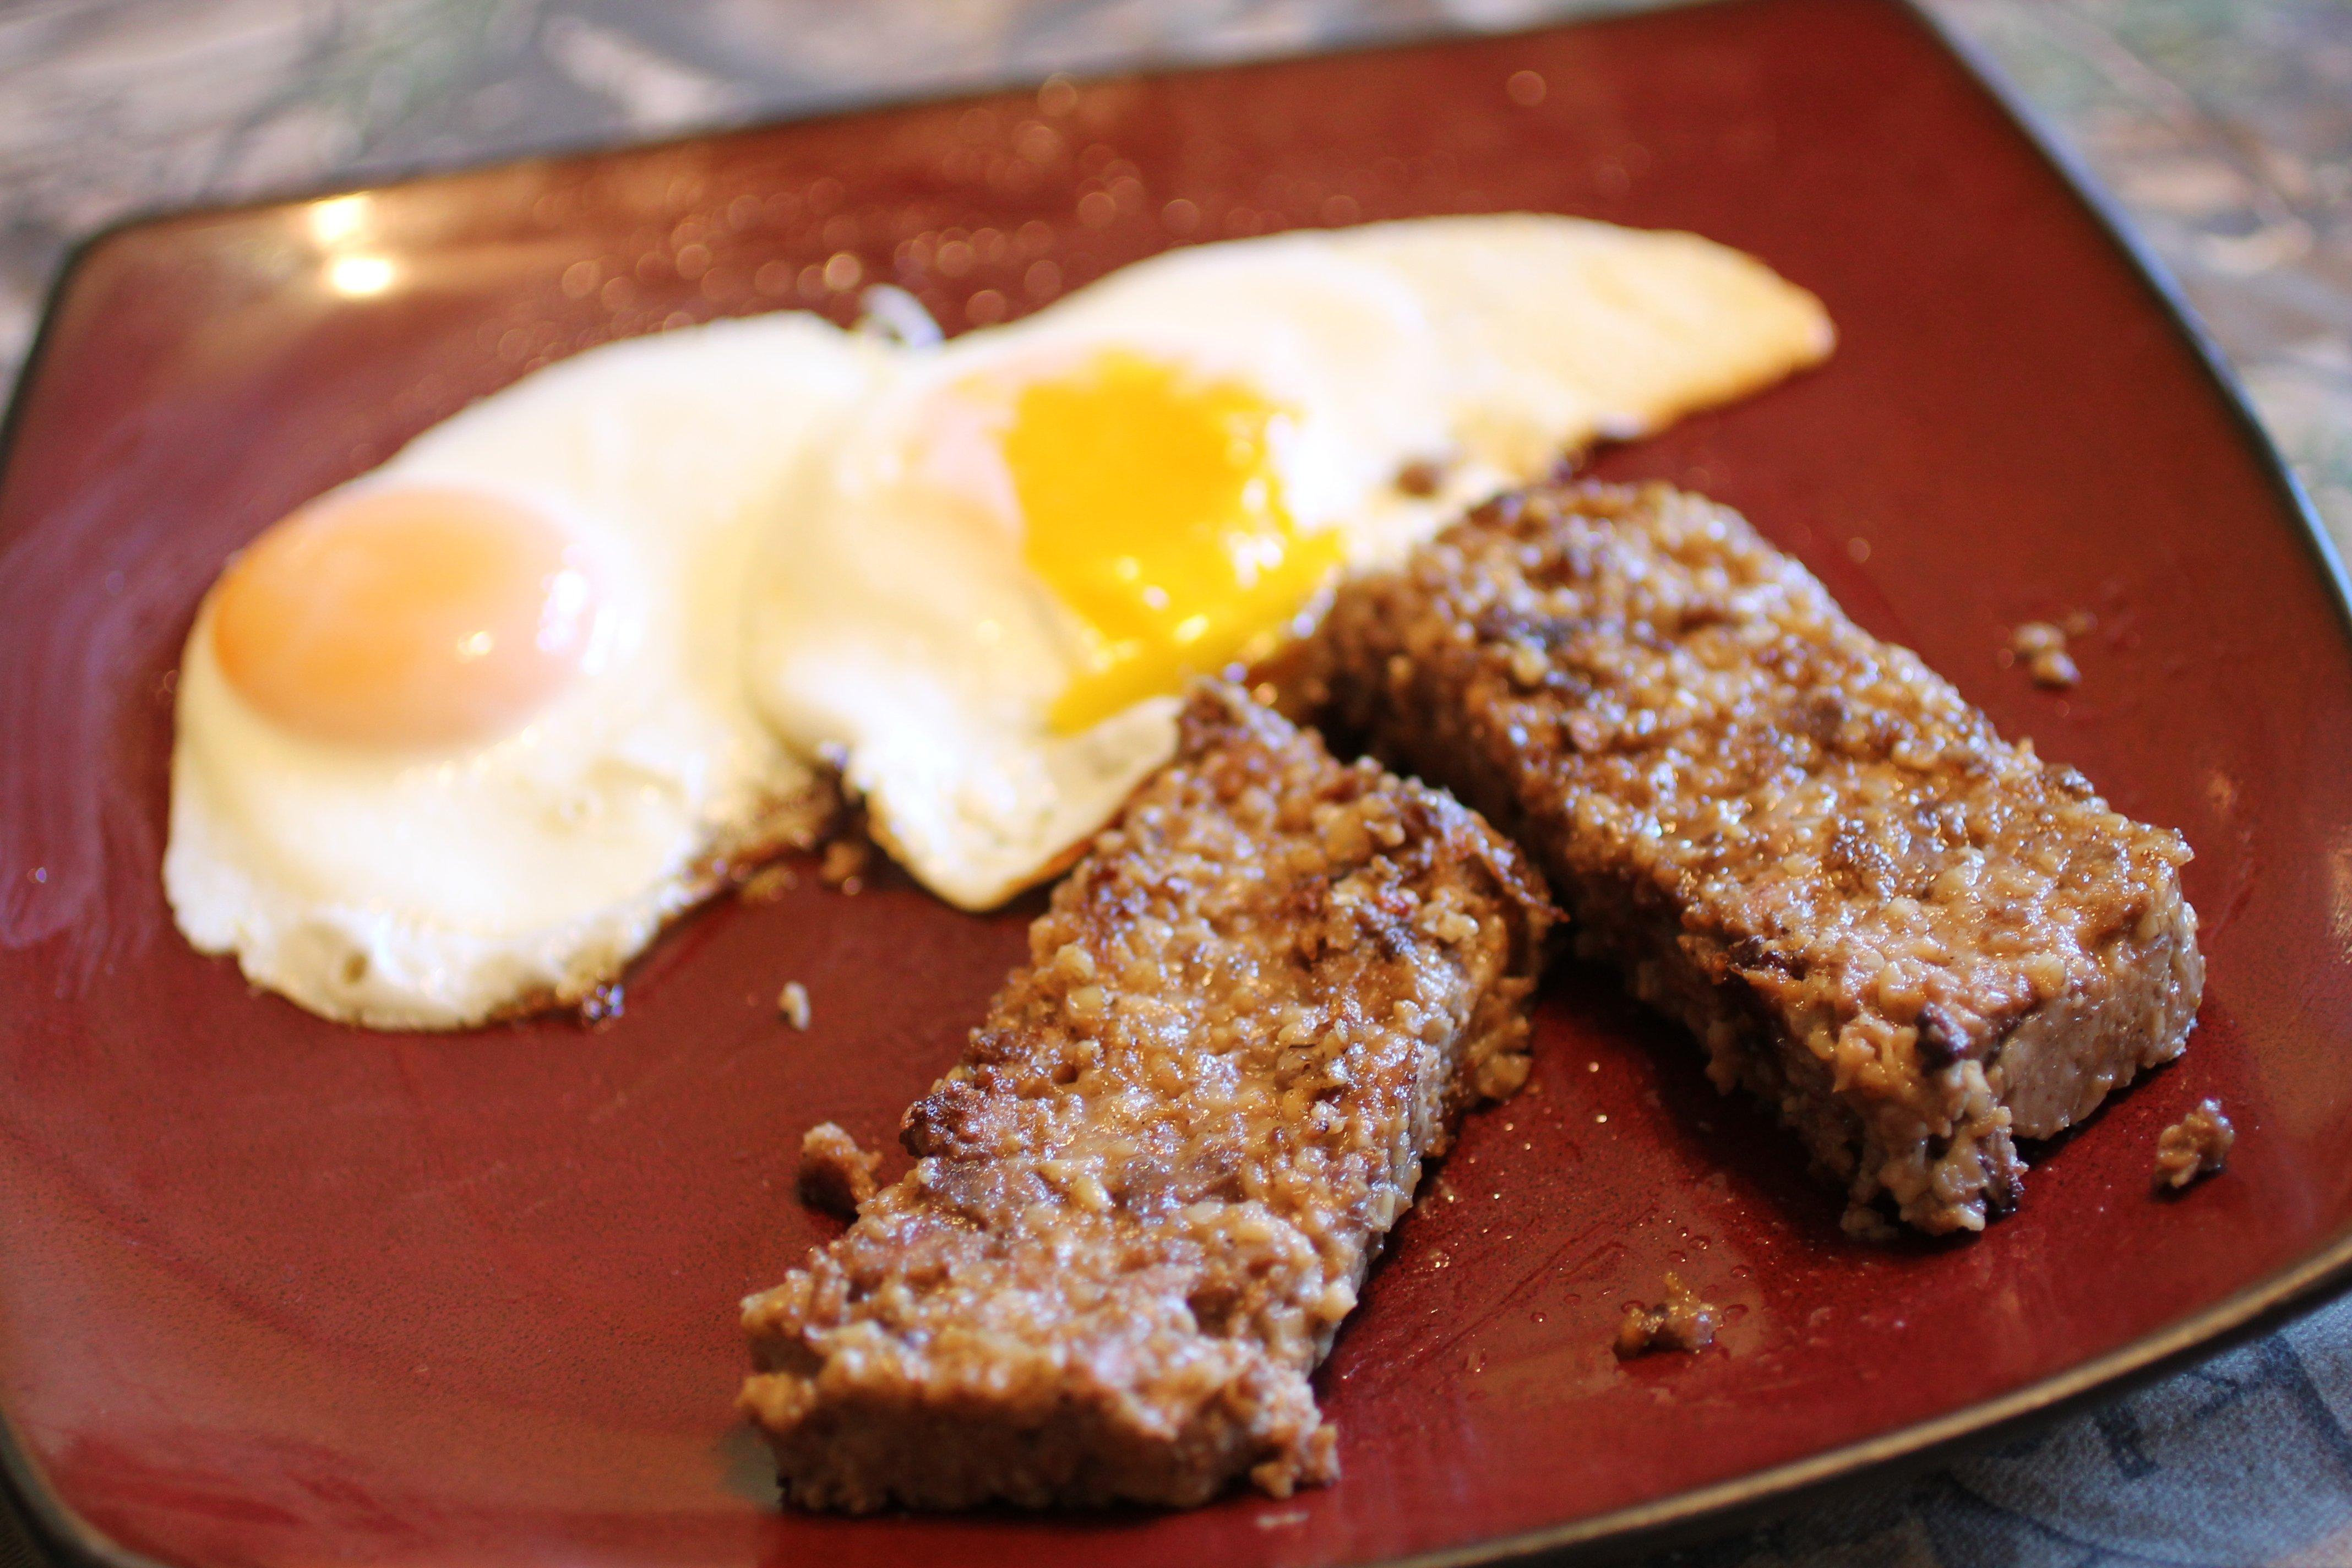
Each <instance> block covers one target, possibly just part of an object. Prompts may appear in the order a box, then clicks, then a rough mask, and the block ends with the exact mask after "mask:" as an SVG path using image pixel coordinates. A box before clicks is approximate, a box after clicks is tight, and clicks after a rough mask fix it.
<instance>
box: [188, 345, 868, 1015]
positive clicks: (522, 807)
mask: <svg viewBox="0 0 2352 1568" xmlns="http://www.w3.org/2000/svg"><path fill="white" fill-rule="evenodd" d="M886 357H887V355H886V351H884V350H883V349H882V348H881V347H880V346H879V345H877V344H876V343H872V342H866V341H864V340H862V339H857V338H855V337H852V336H851V335H849V334H845V333H843V332H840V331H836V330H835V329H834V328H832V327H830V326H828V325H825V324H824V323H823V322H821V321H817V320H815V319H814V318H812V317H808V316H798V315H795V316H778V317H772V318H767V319H762V320H756V321H742V322H729V323H719V324H715V325H712V326H709V327H702V328H693V329H688V330H683V331H675V332H669V333H665V334H662V335H660V336H658V337H655V338H650V339H643V340H638V341H635V342H625V343H618V344H614V345H610V346H607V347H604V348H599V349H594V350H591V351H589V352H587V353H583V354H580V355H578V356H577V357H575V358H573V359H571V360H568V361H566V362H564V363H561V364H558V365H555V366H552V367H550V368H549V369H546V370H543V371H541V372H539V373H537V374H534V375H532V376H530V377H529V378H527V379H526V380H524V381H523V382H520V383H519V384H516V385H514V386H512V387H510V388H509V389H508V390H506V391H504V392H501V393H499V394H497V395H492V396H490V397H488V398H486V399H484V400H483V401H481V402H480V403H478V404H476V405H473V406H472V407H470V408H468V409H467V410H465V411H464V412H462V413H460V414H459V415H457V416H456V417H454V418H452V419H450V420H448V421H447V422H446V423H444V424H443V425H441V426H437V427H436V428H435V429H433V430H431V431H428V432H426V433H425V435H424V436H422V437H419V438H418V439H416V440H415V442H413V443H412V444H411V445H410V446H409V447H406V448H405V449H404V450H403V451H402V452H401V453H400V454H399V455H398V456H396V457H395V458H393V459H392V460H391V461H390V462H388V463H386V464H384V465H383V467H382V468H378V469H376V470H375V471H374V472H373V473H370V474H368V475H366V476H364V477H362V478H361V479H356V480H354V481H352V483H350V484H348V485H346V486H344V487H342V488H341V489H337V490H335V491H333V492H331V493H330V494H328V495H326V496H323V497H321V498H320V499H318V500H314V501H312V502H311V503H310V504H309V505H307V506H304V507H302V508H300V509H299V510H297V511H295V512H294V513H293V514H292V515H290V516H289V517H287V518H286V519H284V520H282V521H279V522H278V523H276V524H275V525H273V526H272V527H270V528H269V529H268V530H267V531H265V532H263V533H262V534H261V535H260V537H259V538H258V539H257V540H256V541H255V542H254V543H253V544H252V545H251V546H250V547H249V548H247V550H246V551H244V552H242V553H241V554H239V555H238V556H237V557H236V558H235V559H234V560H233V561H232V562H231V563H229V565H228V566H227V568H226V571H225V572H224V573H223V574H222V576H221V577H220V579H219V580H218V582H217V583H216V584H215V585H214V587H213V589H212V590H211V592H210V593H209V594H208V595H206V596H205V600H204V602H203V603H202V605H200V607H199V609H198V611H197V614H196V617H195V623H194V628H193V630H192V631H191V633H190V635H189V637H188V641H187V645H186V647H185V650H184V657H183V659H182V664H181V672H180V679H179V685H178V691H177V698H176V718H177V739H176V744H175V748H174V752H173V762H172V812H171V837H170V843H169V847H168V848H167V850H166V854H165V859H164V867H163V871H164V883H165V889H166V891H167V893H168V895H169V897H170V900H171V903H172V908H173V913H174V915H175V917H176V919H177V921H178V922H179V925H180V927H181V929H182V931H184V933H185V934H186V935H187V937H188V939H189V940H190V941H191V942H193V943H194V945H195V946H196V947H197V948H199V949H201V950H203V951H205V952H233V953H235V954H236V958H237V960H238V962H239V963H240V964H241V965H242V966H243V969H244V972H245V973H246V975H247V977H248V978H249V979H250V980H251V981H253V982H254V983H255V984H259V985H263V986H266V987H268V988H269V989H271V990H274V991H278V992H280V993H282V994H285V995H287V996H289V997H290V998H291V999H293V1000H294V1001H295V1002H297V1003H299V1005H302V1006H304V1007H307V1008H309V1009H310V1010H311V1011H313V1012H316V1013H320V1014H323V1015H325V1016H328V1017H331V1018H338V1019H344V1020H349V1021H352V1022H357V1023H362V1024H367V1025H371V1026H379V1027H405V1028H452V1027H458V1026H465V1025H469V1024H475V1023H479V1022H481V1021H483V1020H485V1019H488V1018H493V1017H497V1016H502V1015H507V1014H511V1013H514V1012H518V1011H520V1010H523V1009H526V1008H530V1007H532V1006H536V1005H546V1004H551V1003H560V1002H569V1001H573V1000H577V999H578V998H580V997H582V996H584V995H586V994H589V993H590V992H591V991H592V990H593V989H594V988H595V987H596V986H598V985H600V984H603V983H604V982H605V981H607V980H609V979H611V978H612V977H613V976H614V974H615V973H617V972H618V971H619V969H620V968H621V966H622V965H623V964H624V963H625V962H626V960H627V959H628V958H629V957H630V956H631V955H632V954H634V953H635V952H637V951H638V950H639V949H641V948H642V947H643V946H645V944H646V942H648V941H649V940H650V939H651V938H652V936H653V935H654V934H655V932H656V931H658V930H659V928H660V927H661V926H662V924H663V923H664V922H665V921H667V920H669V919H670V918H671V917H673V916H675V915H676V914H677V913H678V912H679V911H680V910H683V909H685V908H686V907H688V905H690V904H691V903H693V902H694V901H695V900H698V898H700V897H701V896H703V895H704V894H705V893H706V892H708V891H709V889H711V888H712V887H713V886H714V885H715V883H716V881H717V879H719V875H720V874H721V872H722V871H723V869H724V868H725V867H726V866H727V865H728V863H730V861H733V860H737V859H740V858H749V857H751V856H755V855H757V854H759V853H761V852H762V851H763V850H764V849H766V848H767V847H771V846H772V844H773V843H774V842H775V841H776V840H777V839H778V838H779V837H784V836H788V835H789V834H790V833H791V832H792V831H793V826H794V825H795V822H796V820H797V818H796V817H795V815H794V808H795V805H796V803H801V802H804V801H806V800H807V799H808V798H809V797H810V795H811V794H812V790H811V785H812V776H811V773H810V770H809V768H808V766H807V764H806V763H804V762H803V761H802V760H801V759H799V758H797V757H796V756H795V755H794V754H793V752H792V751H791V750H790V749H789V748H788V747H787V746H785V745H784V744H782V742H781V741H780V739H779V737H778V736H777V735H776V734H775V732H774V731H772V728H771V727H770V726H769V725H767V724H766V723H765V722H763V721H762V720H761V717H760V715H759V714H758V712H757V711H756V710H755V709H754V707H753V705H752V704H751V700H750V699H749V695H748V691H747V688H746V684H745V680H744V671H743V657H744V642H743V637H742V634H741V624H742V611H741V606H742V584H743V581H744V578H745V574H746V573H747V572H748V570H749V569H750V566H751V561H752V559H753V554H754V547H755V542H756V540H757V538H758V536H759V534H760V532H761V530H762V529H763V528H764V527H766V526H768V524H769V522H770V520H772V518H773V517H774V516H775V515H776V512H777V509H778V504H779V500H778V491H779V489H780V487H782V486H783V485H784V484H786V483H787V482H788V477H789V475H790V474H791V473H792V472H793V471H794V469H795V468H796V467H797V466H798V464H799V463H800V461H801V459H802V458H803V455H804V453H805V452H806V450H807V449H808V448H809V447H810V446H811V445H812V444H813V443H816V442H820V441H822V440H824V438H825V437H826V435H827V433H828V432H829V431H830V430H831V429H832V428H833V427H834V426H835V423H836V422H837V421H838V420H839V419H840V417H841V416H843V414H844V413H845V411H846V410H848V409H850V408H852V407H855V406H856V405H857V404H858V403H859V402H860V401H861V400H862V399H864V398H865V397H866V395H868V392H869V390H870V388H871V386H872V384H874V382H875V381H876V379H877V374H878V373H879V370H880V367H881V365H882V363H883V362H884V360H885V359H886Z"/></svg>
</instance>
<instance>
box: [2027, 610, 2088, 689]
mask: <svg viewBox="0 0 2352 1568" xmlns="http://www.w3.org/2000/svg"><path fill="white" fill-rule="evenodd" d="M2009 647H2010V651H2011V652H2012V653H2014V654H2015V655H2016V656H2017V659H2018V662H2019V663H2021V664H2022V665H2024V666H2025V673H2026V674H2028V675H2030V676H2032V678H2033V684H2034V685H2036V686H2047V687H2049V688H2051V689H2053V690H2057V691H2063V690H2065V689H2068V688H2069V687H2072V686H2073V685H2074V683H2075V682H2076V681H2078V680H2080V679H2083V672H2082V671H2081V670H2079V669H2076V668H2074V658H2073V656H2071V655H2070V654H2068V653H2067V651H2066V633H2065V630H2064V628H2063V627H2061V626H2053V625H2052V624H2051V623H2050V622H2048V621H2028V622H2026V623H2025V624H2024V625H2023V626H2020V627H2018V628H2017V629H2016V630H2015V631H2013V632H2011V634H2010V637H2009Z"/></svg>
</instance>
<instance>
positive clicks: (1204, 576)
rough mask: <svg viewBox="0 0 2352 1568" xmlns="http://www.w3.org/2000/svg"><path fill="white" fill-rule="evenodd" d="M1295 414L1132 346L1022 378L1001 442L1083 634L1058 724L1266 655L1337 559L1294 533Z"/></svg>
mask: <svg viewBox="0 0 2352 1568" xmlns="http://www.w3.org/2000/svg"><path fill="white" fill-rule="evenodd" d="M1287 418H1288V415H1287V414H1286V412H1285V411H1284V410H1283V409H1282V408H1281V407H1279V406H1278V405H1275V404H1272V403H1269V402H1267V401H1266V400H1265V398H1263V397H1262V396H1260V395H1258V394H1257V393H1256V392H1255V390H1253V389H1252V388H1250V387H1248V386H1246V385H1244V384H1240V383H1236V382H1228V381H1213V380H1202V379H1199V378H1196V377H1193V376H1192V375H1190V374H1184V373H1181V372H1179V371H1178V370H1176V369H1174V368H1172V367H1171V366H1168V365H1166V364H1162V363H1159V362H1157V361H1154V360H1150V359H1147V358H1145V357H1144V356H1143V355H1140V354H1137V353H1127V352H1123V351H1114V352H1112V353H1105V354H1103V355H1100V356H1098V357H1097V358H1096V359H1094V360H1092V361H1090V362H1089V363H1087V364H1086V365H1085V366H1083V367H1081V368H1080V369H1079V370H1077V371H1076V372H1075V373H1073V374H1066V375H1062V376H1055V377H1046V378H1043V379H1040V380H1037V381H1033V382H1031V383H1029V384H1027V385H1026V386H1024V387H1023V388H1022V390H1021V392H1020V394H1019V396H1018V398H1017V400H1016V402H1015V405H1014V408H1013V418H1012V420H1011V422H1010V424H1009V425H1008V426H1006V427H1005V429H1004V431H1003V437H1002V441H1003V454H1004V462H1005V467H1006V468H1007V470H1008V471H1009V472H1010V474H1011V476H1012V479H1013V497H1014V500H1015V501H1016V502H1017V504H1018V505H1019V507H1020V510H1021V516H1022V522H1023V527H1024V532H1025V544H1024V557H1025V559H1026V561H1027V563H1028V564H1029V567H1030V569H1031V570H1032V571H1034V572H1035V573H1036V574H1038V576H1039V577H1041V578H1043V579H1044V580H1045V584H1047V586H1049V587H1050V588H1052V589H1053V591H1054V592H1055V594H1056V595H1059V596H1060V597H1061V599H1062V601H1063V603H1065V604H1066V605H1068V606H1069V607H1070V609H1071V610H1072V611H1074V612H1075V613H1076V616H1077V617H1078V619H1079V621H1080V622H1081V623H1082V624H1083V625H1084V626H1085V627H1086V629H1087V643H1088V649H1087V654H1088V658H1087V668H1085V669H1084V670H1083V671H1081V673H1080V674H1079V675H1078V676H1077V677H1076V679H1073V680H1072V681H1071V683H1070V685H1069V686H1068V687H1067V688H1066V689H1065V690H1064V691H1063V692H1062V694H1061V696H1060V698H1059V699H1058V700H1056V701H1055V704H1054V707H1053V710H1052V712H1051V715H1050V718H1051V721H1052V723H1053V725H1054V728H1055V730H1056V731H1060V732H1062V733H1065V734H1067V733H1070V732H1072V731H1078V730H1083V729H1086V728H1087V727H1088V726H1089V725H1092V724H1094V723H1097V721H1101V720H1103V719H1106V718H1108V717H1109V716H1110V715H1111V714H1113V713H1116V712H1118V710H1121V709H1123V708H1126V707H1128V706H1129V705H1130V704H1132V703H1134V702H1136V701H1139V700H1141V699H1143V698H1146V697H1150V696H1153V695H1156V694H1158V693H1160V692H1164V691H1171V690H1174V689H1176V688H1177V687H1178V686H1180V685H1181V683H1182V681H1183V679H1184V678H1185V677H1187V676H1189V675H1193V674H1197V673H1201V672H1203V671H1207V670H1213V669H1218V668H1223V666H1225V665H1227V664H1229V663H1232V662H1234V661H1235V660H1244V661H1247V660H1251V659H1255V658H1262V657H1264V656H1265V654H1266V653H1269V652H1271V651H1272V650H1273V645H1274V643H1275V641H1276V639H1277V638H1278V637H1279V636H1280V633H1281V628H1282V626H1283V625H1284V623H1286V622H1287V621H1288V620H1289V619H1290V617H1291V616H1294V615H1296V614H1297V611H1298V608H1299V606H1300V605H1303V604H1305V603H1306V601H1307V598H1308V596H1309V595H1312V594H1313V593H1314V592H1315V590H1316V588H1317V587H1318V585H1319V584H1321V583H1322V581H1323V580H1324V578H1325V577H1326V576H1327V575H1328V574H1329V572H1330V570H1331V568H1332V567H1333V566H1335V565H1337V564H1338V563H1339V539H1338V536H1337V535H1336V534H1334V533H1330V532H1316V533H1302V532H1301V531H1299V530H1298V528H1297V525H1296V524H1295V522H1294V521H1293V520H1292V518H1291V516H1290V513H1289V510H1288V509H1287V507H1286V504H1285V502H1284V499H1283V491H1282V480H1281V475H1280V473H1279V472H1278V470H1277V468H1276V450H1275V447H1276V440H1277V438H1278V436H1279V432H1280V430H1281V427H1282V426H1283V424H1284V422H1285V421H1286V419H1287Z"/></svg>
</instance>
